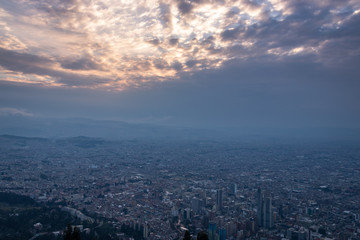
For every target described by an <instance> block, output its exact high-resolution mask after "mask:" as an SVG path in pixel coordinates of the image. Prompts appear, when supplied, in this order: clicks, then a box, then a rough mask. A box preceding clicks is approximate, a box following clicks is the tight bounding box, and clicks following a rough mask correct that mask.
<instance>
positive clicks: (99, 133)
mask: <svg viewBox="0 0 360 240" xmlns="http://www.w3.org/2000/svg"><path fill="white" fill-rule="evenodd" d="M0 134H3V135H4V134H7V135H17V136H25V137H40V138H68V137H77V136H87V137H96V138H105V139H158V138H167V139H188V138H191V139H197V138H212V137H214V136H216V135H217V134H218V133H217V132H216V131H211V130H207V129H195V128H185V127H170V126H158V125H151V124H135V123H127V122H123V121H110V120H109V121H108V120H92V119H86V118H64V119H57V118H40V117H27V116H0Z"/></svg>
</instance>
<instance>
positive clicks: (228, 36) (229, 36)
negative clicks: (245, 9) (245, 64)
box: [221, 28, 240, 41]
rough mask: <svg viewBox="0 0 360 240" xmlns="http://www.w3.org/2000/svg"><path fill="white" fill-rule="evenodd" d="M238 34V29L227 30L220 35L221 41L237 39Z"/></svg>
mask: <svg viewBox="0 0 360 240" xmlns="http://www.w3.org/2000/svg"><path fill="white" fill-rule="evenodd" d="M239 34H240V28H233V29H227V30H225V31H223V32H222V33H221V39H222V40H223V41H232V40H234V39H237V38H238V36H239Z"/></svg>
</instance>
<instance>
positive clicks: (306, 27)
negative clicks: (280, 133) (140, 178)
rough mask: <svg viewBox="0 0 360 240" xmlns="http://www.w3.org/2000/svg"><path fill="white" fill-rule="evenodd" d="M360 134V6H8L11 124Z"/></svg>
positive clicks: (3, 48)
mask: <svg viewBox="0 0 360 240" xmlns="http://www.w3.org/2000/svg"><path fill="white" fill-rule="evenodd" d="M5 115H25V116H28V117H32V116H33V117H36V116H45V117H90V118H97V119H122V120H128V121H137V122H150V123H160V124H163V123H164V124H181V125H188V126H243V127H247V126H252V127H279V126H280V127H281V126H285V127H317V126H325V127H357V128H358V127H360V2H359V1H358V0H341V1H339V0H328V1H326V0H319V1H313V0H296V1H283V0H254V1H251V0H236V1H234V0H192V1H185V0H163V1H155V0H152V1H150V0H149V1H140V0H139V1H130V0H42V1H39V0H7V1H1V2H0V116H5Z"/></svg>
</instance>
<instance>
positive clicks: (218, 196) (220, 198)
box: [216, 189, 223, 211]
mask: <svg viewBox="0 0 360 240" xmlns="http://www.w3.org/2000/svg"><path fill="white" fill-rule="evenodd" d="M222 209H223V192H222V189H218V190H216V210H218V211H222Z"/></svg>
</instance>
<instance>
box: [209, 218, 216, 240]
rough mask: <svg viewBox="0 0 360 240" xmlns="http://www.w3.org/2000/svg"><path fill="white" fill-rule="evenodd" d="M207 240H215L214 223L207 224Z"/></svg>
mask: <svg viewBox="0 0 360 240" xmlns="http://www.w3.org/2000/svg"><path fill="white" fill-rule="evenodd" d="M209 240H216V223H213V222H210V223H209Z"/></svg>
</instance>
